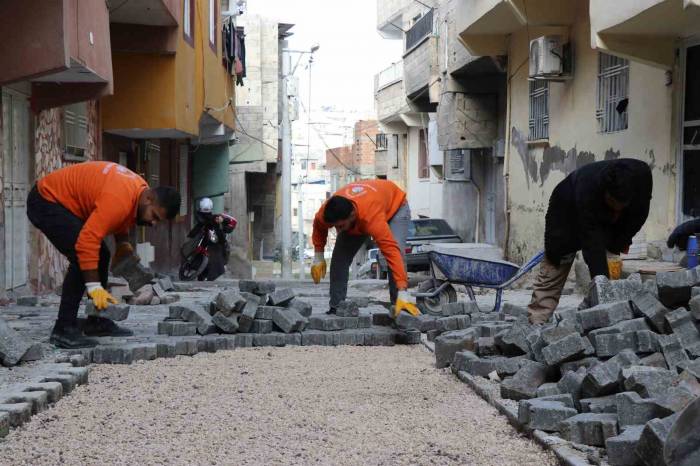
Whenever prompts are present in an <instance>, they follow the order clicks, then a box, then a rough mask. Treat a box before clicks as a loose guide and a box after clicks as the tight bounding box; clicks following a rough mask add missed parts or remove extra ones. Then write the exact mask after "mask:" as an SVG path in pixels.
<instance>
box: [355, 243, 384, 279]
mask: <svg viewBox="0 0 700 466" xmlns="http://www.w3.org/2000/svg"><path fill="white" fill-rule="evenodd" d="M378 255H379V249H370V250H368V251H367V256H368V258H367V261H366V262H365V263H364V264H362V266H360V269H359V270H358V271H357V277H358V278H378V275H377V274H378V273H379V263H378V262H377V256H378Z"/></svg>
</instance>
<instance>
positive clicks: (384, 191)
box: [311, 180, 408, 289]
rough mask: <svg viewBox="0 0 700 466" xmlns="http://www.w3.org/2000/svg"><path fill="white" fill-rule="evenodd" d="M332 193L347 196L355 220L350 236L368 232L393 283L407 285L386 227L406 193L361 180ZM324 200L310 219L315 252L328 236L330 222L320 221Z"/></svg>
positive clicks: (388, 184) (387, 184) (398, 252)
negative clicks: (385, 264)
mask: <svg viewBox="0 0 700 466" xmlns="http://www.w3.org/2000/svg"><path fill="white" fill-rule="evenodd" d="M334 196H340V197H344V198H346V199H348V200H349V201H350V202H352V204H353V205H354V206H355V212H356V213H357V221H356V222H355V226H354V227H353V228H352V229H351V230H349V231H348V234H351V235H369V236H371V237H372V238H374V241H375V242H376V243H377V246H379V249H380V250H381V251H382V254H384V257H386V261H387V263H388V264H389V269H390V270H391V273H392V275H393V276H394V280H395V281H396V286H397V287H398V288H399V289H402V288H408V275H407V274H406V270H405V267H404V261H403V257H402V255H401V249H400V248H399V244H398V243H397V242H396V240H395V239H394V235H393V234H392V233H391V229H390V228H389V220H391V217H393V216H394V215H395V214H396V212H397V211H398V210H399V209H400V208H401V206H402V205H403V204H405V203H406V193H405V192H403V191H402V190H401V189H400V188H399V187H398V186H396V185H395V184H394V183H393V182H391V181H387V180H363V181H358V182H356V183H350V184H349V185H347V186H345V187H343V188H341V189H339V190H338V191H337V192H336V193H335V194H334ZM325 210H326V203H325V202H324V203H323V205H322V206H321V208H320V209H319V210H318V212H317V213H316V217H315V218H314V231H313V235H312V238H311V239H312V241H313V243H314V248H315V249H316V250H317V251H322V250H323V248H325V246H326V242H327V239H328V229H329V228H330V225H328V224H327V223H326V222H324V221H323V212H324V211H325Z"/></svg>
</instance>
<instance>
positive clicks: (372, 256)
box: [369, 249, 379, 259]
mask: <svg viewBox="0 0 700 466" xmlns="http://www.w3.org/2000/svg"><path fill="white" fill-rule="evenodd" d="M378 253H379V249H370V250H369V258H370V259H376V258H377V254H378Z"/></svg>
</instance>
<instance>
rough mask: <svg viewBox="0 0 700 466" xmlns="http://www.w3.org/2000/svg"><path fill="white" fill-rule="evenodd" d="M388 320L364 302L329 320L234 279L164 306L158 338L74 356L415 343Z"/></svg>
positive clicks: (115, 309) (415, 336) (275, 292)
mask: <svg viewBox="0 0 700 466" xmlns="http://www.w3.org/2000/svg"><path fill="white" fill-rule="evenodd" d="M86 312H89V313H92V311H91V310H89V309H86ZM98 315H100V316H102V317H108V318H110V319H113V320H123V319H124V318H126V316H127V315H128V306H123V305H122V306H119V305H117V306H110V307H109V308H108V309H107V310H104V311H100V312H99V314H98ZM392 323H393V321H392V319H391V318H390V315H389V312H388V311H387V310H386V309H384V308H379V309H377V306H369V300H368V299H360V300H358V299H357V298H354V299H352V300H348V301H346V302H343V303H342V305H341V306H340V307H339V310H338V313H337V314H336V315H326V314H312V306H311V305H310V304H309V303H307V302H305V301H303V300H301V299H299V298H298V297H296V296H295V293H294V291H293V290H292V289H290V288H282V289H276V286H275V283H274V282H269V281H253V280H241V281H240V282H239V289H237V290H235V289H224V290H223V291H221V292H219V293H217V294H212V296H211V297H210V298H206V299H200V300H183V301H180V302H178V303H176V304H172V305H170V306H169V308H168V313H167V315H166V316H165V318H164V319H163V320H162V321H160V322H157V334H150V333H149V334H146V335H144V334H138V335H134V336H133V337H126V338H119V337H115V338H110V337H107V338H102V339H100V341H101V343H102V344H101V345H99V346H97V347H95V348H93V349H90V350H77V351H76V352H77V353H79V354H82V355H83V356H84V357H86V358H87V359H88V360H89V361H90V362H93V363H101V364H131V363H132V362H134V361H140V360H152V359H156V358H167V357H174V356H179V355H185V356H192V355H195V354H197V353H198V352H216V351H220V350H231V349H236V348H247V347H261V346H287V345H296V346H339V345H355V346H393V345H394V344H419V343H420V332H418V331H411V330H406V331H402V330H397V329H395V328H393V326H392ZM154 330H156V329H154Z"/></svg>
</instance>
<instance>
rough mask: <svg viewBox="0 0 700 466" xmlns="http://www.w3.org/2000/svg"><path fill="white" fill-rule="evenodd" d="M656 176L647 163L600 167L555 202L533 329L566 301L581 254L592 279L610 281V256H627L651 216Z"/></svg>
mask: <svg viewBox="0 0 700 466" xmlns="http://www.w3.org/2000/svg"><path fill="white" fill-rule="evenodd" d="M651 190H652V176H651V169H650V168H649V165H648V164H646V163H645V162H642V161H641V160H634V159H618V160H608V161H602V162H594V163H591V164H588V165H585V166H583V167H581V168H579V169H578V170H575V171H573V172H572V173H571V174H570V175H569V176H567V177H566V178H564V180H563V181H562V182H561V183H559V184H558V185H557V186H556V187H555V188H554V191H553V192H552V196H551V197H550V198H549V208H548V209H547V215H546V217H545V230H544V253H545V257H544V261H543V262H542V264H541V265H540V271H539V274H538V276H537V279H536V280H535V284H534V289H533V292H532V301H531V302H530V305H529V307H528V316H529V320H530V322H531V323H533V324H543V323H545V322H547V321H548V320H549V319H550V317H551V316H552V314H553V313H554V310H555V309H556V307H557V305H558V304H559V299H560V298H561V292H562V290H563V289H564V285H565V283H566V279H567V277H568V276H569V271H570V270H571V266H572V264H573V262H574V258H575V255H576V252H578V251H582V252H583V259H584V260H585V261H586V265H587V266H588V270H589V271H590V273H591V277H595V276H597V275H604V276H606V277H609V271H608V260H607V252H611V253H614V254H620V253H622V252H627V251H628V250H629V247H630V245H631V244H632V238H633V237H634V235H636V234H637V232H638V231H639V230H640V229H641V228H642V226H643V225H644V222H646V219H647V216H648V215H649V203H650V201H651Z"/></svg>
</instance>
